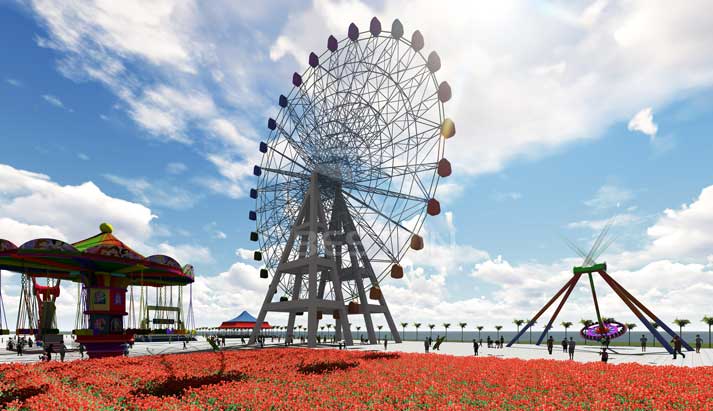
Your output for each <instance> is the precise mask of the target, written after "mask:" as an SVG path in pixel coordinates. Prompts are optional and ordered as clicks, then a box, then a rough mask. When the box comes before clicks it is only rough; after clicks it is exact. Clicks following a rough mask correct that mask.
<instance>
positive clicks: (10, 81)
mask: <svg viewBox="0 0 713 411" xmlns="http://www.w3.org/2000/svg"><path fill="white" fill-rule="evenodd" d="M5 82H6V83H7V84H9V85H11V86H13V87H22V82H21V81H20V80H17V79H14V78H10V77H6V78H5Z"/></svg>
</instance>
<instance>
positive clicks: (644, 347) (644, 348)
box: [639, 334, 648, 352]
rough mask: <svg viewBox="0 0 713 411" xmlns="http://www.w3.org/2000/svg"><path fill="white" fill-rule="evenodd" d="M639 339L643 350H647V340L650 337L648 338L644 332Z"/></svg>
mask: <svg viewBox="0 0 713 411" xmlns="http://www.w3.org/2000/svg"><path fill="white" fill-rule="evenodd" d="M639 341H641V352H646V341H648V338H646V336H645V335H644V334H641V338H639Z"/></svg>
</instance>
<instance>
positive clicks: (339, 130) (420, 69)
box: [248, 17, 455, 347]
mask: <svg viewBox="0 0 713 411" xmlns="http://www.w3.org/2000/svg"><path fill="white" fill-rule="evenodd" d="M423 48H424V38H423V35H422V34H421V32H420V31H418V30H416V31H414V32H413V34H412V35H410V36H408V35H405V33H404V27H403V25H402V24H401V22H400V21H399V20H394V21H393V23H392V24H391V28H390V31H388V29H384V30H382V26H381V22H380V21H379V20H378V19H377V18H376V17H374V18H373V19H372V20H371V23H370V25H369V30H366V31H361V32H360V31H359V29H358V27H357V26H356V25H355V24H354V23H352V24H351V25H350V26H349V29H348V31H347V37H346V38H344V39H342V40H339V41H338V40H337V39H336V38H335V37H334V36H329V38H328V39H327V50H326V51H324V52H323V53H321V54H319V55H318V54H316V53H311V54H310V55H309V59H308V63H309V67H308V68H307V69H306V70H305V71H304V72H303V73H302V74H299V73H294V74H293V76H292V85H293V88H292V90H291V92H290V93H288V94H287V95H280V97H279V99H278V103H279V106H280V111H279V113H278V115H277V116H275V118H270V119H269V120H268V121H267V127H268V129H269V130H270V135H269V137H268V139H267V141H265V142H261V143H260V152H261V153H263V154H264V155H263V158H262V163H261V165H256V166H255V167H254V168H253V174H254V175H255V176H256V177H258V184H257V187H256V188H253V189H252V190H250V196H251V198H253V199H256V203H257V204H256V208H255V210H254V211H250V212H249V214H248V218H249V219H250V220H252V221H255V222H256V223H255V224H256V229H255V231H253V232H252V233H251V234H250V239H251V241H259V243H260V249H259V250H258V251H255V256H254V258H255V260H257V261H263V262H264V264H265V267H264V268H263V269H262V270H261V272H260V277H261V278H268V277H269V276H272V280H271V282H270V285H269V287H268V291H267V293H266V296H265V300H264V302H263V305H262V308H261V309H260V313H259V315H258V317H257V321H256V324H255V326H254V328H253V332H252V336H251V337H250V343H251V344H252V343H255V341H256V338H257V336H258V333H259V331H260V329H261V328H260V327H261V325H262V324H263V322H264V321H265V316H266V314H267V312H283V313H289V320H288V322H287V333H286V337H287V338H290V337H291V336H292V334H293V329H294V324H295V318H296V316H299V315H303V314H304V313H307V317H308V321H307V323H308V326H307V330H308V331H307V340H308V345H309V346H310V347H314V346H316V336H317V330H318V324H319V321H320V320H321V319H322V318H323V315H331V316H332V318H333V319H334V320H335V322H336V327H335V328H336V337H337V339H340V340H341V339H344V341H345V343H346V344H347V345H352V344H353V340H352V335H351V331H350V329H349V319H348V315H362V316H363V317H364V323H365V325H366V331H367V335H368V338H369V341H370V342H371V343H372V344H374V343H376V333H375V331H374V325H373V322H372V314H382V315H383V316H384V317H385V320H386V322H387V324H388V327H389V330H390V333H391V335H392V336H393V338H394V341H395V342H401V337H400V334H399V330H398V329H397V328H396V324H395V323H394V321H393V318H392V316H391V313H390V311H389V308H388V306H387V304H386V300H385V299H384V295H383V293H382V289H381V284H382V283H383V282H384V280H385V279H386V278H387V277H388V276H390V277H391V278H402V277H403V268H402V267H401V265H400V264H399V262H400V261H401V259H402V258H403V256H404V254H405V253H406V251H407V250H408V248H409V247H410V248H412V249H414V250H420V249H422V248H423V238H422V237H421V236H419V235H418V233H419V231H420V229H421V226H422V224H423V222H424V219H425V216H426V214H428V215H431V216H435V215H438V214H439V213H440V210H441V207H440V204H439V202H438V201H437V200H436V199H435V198H434V196H435V194H436V187H437V185H438V181H439V178H441V177H447V176H449V175H450V174H451V164H450V163H449V162H448V160H446V159H445V158H444V157H443V152H444V147H445V142H446V139H448V138H451V137H453V136H454V135H455V124H454V122H453V121H452V120H451V119H449V118H446V117H445V109H444V103H445V102H447V101H449V100H450V98H451V88H450V86H449V85H448V83H447V82H440V83H439V82H438V80H437V78H436V72H437V71H438V70H439V69H440V68H441V59H440V57H439V56H438V54H437V53H436V52H435V51H432V52H431V53H429V54H428V55H426V53H425V50H423ZM278 290H279V291H281V295H277V293H278ZM273 300H274V301H273ZM369 300H373V301H369Z"/></svg>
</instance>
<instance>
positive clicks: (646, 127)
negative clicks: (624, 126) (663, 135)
mask: <svg viewBox="0 0 713 411" xmlns="http://www.w3.org/2000/svg"><path fill="white" fill-rule="evenodd" d="M628 128H629V130H631V131H640V132H642V133H644V134H646V135H647V136H649V137H651V138H654V137H656V132H657V131H658V130H659V127H658V126H657V125H656V123H654V115H653V113H652V111H651V107H647V108H645V109H642V110H641V111H639V112H638V113H636V115H634V117H632V118H631V120H629V126H628Z"/></svg>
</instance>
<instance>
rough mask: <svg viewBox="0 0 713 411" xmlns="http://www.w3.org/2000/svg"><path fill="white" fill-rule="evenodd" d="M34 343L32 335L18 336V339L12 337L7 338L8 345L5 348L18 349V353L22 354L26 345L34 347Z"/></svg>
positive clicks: (9, 349)
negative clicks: (26, 336)
mask: <svg viewBox="0 0 713 411" xmlns="http://www.w3.org/2000/svg"><path fill="white" fill-rule="evenodd" d="M32 344H33V342H32V338H31V337H28V338H25V337H18V339H17V341H15V339H14V338H12V337H10V338H8V340H7V345H6V346H5V348H7V350H8V351H15V350H17V355H19V356H21V355H22V352H23V350H24V348H25V346H28V347H30V348H32Z"/></svg>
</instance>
